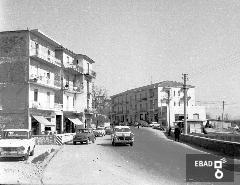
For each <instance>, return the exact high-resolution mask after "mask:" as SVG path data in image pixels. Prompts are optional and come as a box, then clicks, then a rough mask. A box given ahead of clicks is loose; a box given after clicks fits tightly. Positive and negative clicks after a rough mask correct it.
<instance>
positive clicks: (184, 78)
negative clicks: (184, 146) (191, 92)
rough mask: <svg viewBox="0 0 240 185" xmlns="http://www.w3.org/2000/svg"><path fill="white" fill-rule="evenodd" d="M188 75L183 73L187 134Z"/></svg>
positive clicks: (185, 127)
mask: <svg viewBox="0 0 240 185" xmlns="http://www.w3.org/2000/svg"><path fill="white" fill-rule="evenodd" d="M187 75H188V74H183V81H184V83H183V90H184V130H185V134H187V133H188V132H187V130H188V129H187V127H188V126H187V85H186V81H187Z"/></svg>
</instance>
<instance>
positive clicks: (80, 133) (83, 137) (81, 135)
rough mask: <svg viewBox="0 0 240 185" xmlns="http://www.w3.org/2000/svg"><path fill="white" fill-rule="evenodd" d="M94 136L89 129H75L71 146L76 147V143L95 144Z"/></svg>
mask: <svg viewBox="0 0 240 185" xmlns="http://www.w3.org/2000/svg"><path fill="white" fill-rule="evenodd" d="M95 139H96V138H95V136H94V133H93V130H92V129H91V128H79V129H76V135H75V136H74V137H73V144H74V145H76V144H77V142H79V143H80V144H82V143H87V144H88V143H89V142H90V141H91V142H92V143H94V142H95Z"/></svg>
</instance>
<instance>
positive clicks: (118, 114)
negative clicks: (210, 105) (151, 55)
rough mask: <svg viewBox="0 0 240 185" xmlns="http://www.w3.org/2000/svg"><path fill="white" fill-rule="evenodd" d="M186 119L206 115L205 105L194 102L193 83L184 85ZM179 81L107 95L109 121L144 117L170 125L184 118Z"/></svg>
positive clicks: (117, 122) (137, 119) (200, 117)
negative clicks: (109, 110) (185, 92)
mask: <svg viewBox="0 0 240 185" xmlns="http://www.w3.org/2000/svg"><path fill="white" fill-rule="evenodd" d="M187 88H188V90H187V119H199V120H205V119H206V112H205V107H203V106H196V104H195V87H194V86H191V85H188V86H187ZM183 97H184V93H183V84H182V83H180V82H174V81H163V82H159V83H155V84H151V85H147V86H143V87H139V88H135V89H131V90H128V91H125V92H122V93H119V94H116V95H113V96H111V101H112V102H111V103H112V109H111V110H112V112H111V122H113V123H115V124H119V123H120V122H127V123H134V122H135V121H139V120H145V121H147V122H149V123H150V122H158V123H161V124H162V125H163V126H166V127H167V126H169V125H170V126H173V122H175V121H179V120H183V119H184V101H183V100H184V99H183Z"/></svg>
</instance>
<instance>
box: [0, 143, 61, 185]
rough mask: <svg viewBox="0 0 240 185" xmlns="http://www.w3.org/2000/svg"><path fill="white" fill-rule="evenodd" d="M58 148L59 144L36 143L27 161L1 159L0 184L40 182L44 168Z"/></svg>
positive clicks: (59, 147)
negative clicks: (33, 151) (32, 154)
mask: <svg viewBox="0 0 240 185" xmlns="http://www.w3.org/2000/svg"><path fill="white" fill-rule="evenodd" d="M60 149H61V146H59V145H36V147H35V153H34V156H30V157H29V159H28V160H27V161H21V159H12V158H11V159H1V161H0V166H1V168H0V184H41V181H40V179H41V176H42V173H43V170H44V168H45V167H46V165H47V164H48V162H49V161H50V160H51V159H52V157H53V156H54V155H55V154H56V153H57V152H58V151H59V150H60Z"/></svg>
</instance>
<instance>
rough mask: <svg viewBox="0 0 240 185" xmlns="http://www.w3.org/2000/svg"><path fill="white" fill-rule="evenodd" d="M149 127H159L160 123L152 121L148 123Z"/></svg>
mask: <svg viewBox="0 0 240 185" xmlns="http://www.w3.org/2000/svg"><path fill="white" fill-rule="evenodd" d="M149 126H150V127H159V126H160V123H157V122H152V123H151V124H149Z"/></svg>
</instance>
